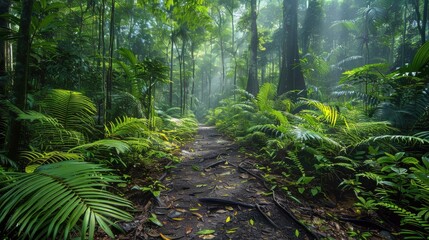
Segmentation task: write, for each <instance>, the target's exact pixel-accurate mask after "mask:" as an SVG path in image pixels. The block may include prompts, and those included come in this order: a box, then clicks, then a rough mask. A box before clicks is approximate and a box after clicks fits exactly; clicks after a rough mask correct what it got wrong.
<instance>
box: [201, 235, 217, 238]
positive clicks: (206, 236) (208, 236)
mask: <svg viewBox="0 0 429 240" xmlns="http://www.w3.org/2000/svg"><path fill="white" fill-rule="evenodd" d="M215 237H216V236H215V235H211V234H210V235H203V236H200V238H202V239H213V238H215Z"/></svg>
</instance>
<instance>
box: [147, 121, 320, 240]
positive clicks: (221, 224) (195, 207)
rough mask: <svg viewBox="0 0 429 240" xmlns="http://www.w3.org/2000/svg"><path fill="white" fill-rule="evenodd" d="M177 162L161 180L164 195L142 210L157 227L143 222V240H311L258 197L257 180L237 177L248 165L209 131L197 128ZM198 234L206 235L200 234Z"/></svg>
mask: <svg viewBox="0 0 429 240" xmlns="http://www.w3.org/2000/svg"><path fill="white" fill-rule="evenodd" d="M182 156H183V161H182V163H180V164H178V165H177V166H176V168H174V169H172V171H171V173H169V174H168V175H167V177H166V178H165V179H164V180H163V184H164V185H165V186H166V187H167V189H168V190H166V191H163V192H162V194H161V196H160V202H159V203H158V204H154V205H152V206H151V207H150V208H149V209H148V210H149V212H150V213H149V216H150V215H151V214H155V215H156V217H157V219H158V220H159V221H160V222H161V223H162V225H163V226H162V227H160V226H156V225H155V224H153V223H150V222H148V223H147V224H145V225H144V230H143V229H142V230H143V231H142V233H144V234H143V236H142V237H143V238H145V239H162V238H164V239H312V237H308V236H307V235H306V232H305V230H304V229H303V228H302V227H301V226H300V225H299V224H297V223H296V222H295V221H293V220H292V219H291V218H289V217H288V216H287V215H285V214H283V213H282V211H281V209H280V208H279V207H278V206H276V205H275V203H274V201H273V199H272V196H271V195H269V196H266V195H267V194H264V193H266V192H268V191H267V189H266V187H264V185H263V183H262V182H261V181H260V179H258V178H255V177H254V176H252V172H250V174H249V173H248V172H244V171H242V169H241V171H240V168H239V167H238V166H239V165H241V166H252V163H254V161H253V160H250V159H247V158H246V157H244V154H242V153H240V152H239V151H238V147H237V146H236V145H235V144H234V143H233V142H231V141H229V140H226V138H224V137H222V136H221V135H220V134H219V133H217V131H216V130H215V129H214V128H213V127H206V126H200V128H199V132H198V136H197V137H196V140H195V142H193V143H192V144H189V145H188V146H187V147H185V148H184V149H183V150H182ZM243 164H244V165H243ZM252 168H254V167H249V169H252ZM250 171H256V169H254V170H250ZM228 201H232V202H228ZM258 208H259V209H258ZM261 212H264V214H265V215H266V216H268V218H267V217H266V216H264V215H263V214H262V213H261ZM270 220H272V222H270ZM204 230H207V231H205V233H206V234H202V233H201V232H200V231H204ZM208 230H213V231H208ZM198 232H200V233H198ZM210 232H212V233H210ZM297 236H299V237H298V238H297Z"/></svg>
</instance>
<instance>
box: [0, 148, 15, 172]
mask: <svg viewBox="0 0 429 240" xmlns="http://www.w3.org/2000/svg"><path fill="white" fill-rule="evenodd" d="M0 166H10V167H12V168H14V169H18V168H19V167H18V164H17V163H16V162H15V161H13V160H12V159H10V158H8V157H7V156H6V154H4V153H2V152H0Z"/></svg>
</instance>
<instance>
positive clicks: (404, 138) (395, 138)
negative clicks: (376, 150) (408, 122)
mask: <svg viewBox="0 0 429 240" xmlns="http://www.w3.org/2000/svg"><path fill="white" fill-rule="evenodd" d="M370 141H373V142H376V141H387V142H393V143H395V142H396V143H402V144H406V145H414V144H428V143H429V140H427V139H425V138H420V137H417V136H408V135H382V136H377V137H371V138H368V139H367V140H365V141H363V142H362V143H365V142H370Z"/></svg>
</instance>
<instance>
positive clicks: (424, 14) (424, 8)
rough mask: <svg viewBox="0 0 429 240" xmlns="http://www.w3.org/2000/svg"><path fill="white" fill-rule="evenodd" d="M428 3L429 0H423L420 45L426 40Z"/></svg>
mask: <svg viewBox="0 0 429 240" xmlns="http://www.w3.org/2000/svg"><path fill="white" fill-rule="evenodd" d="M428 5H429V0H425V1H424V4H423V22H422V29H423V31H422V45H423V44H424V43H425V42H426V28H427V23H428Z"/></svg>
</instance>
